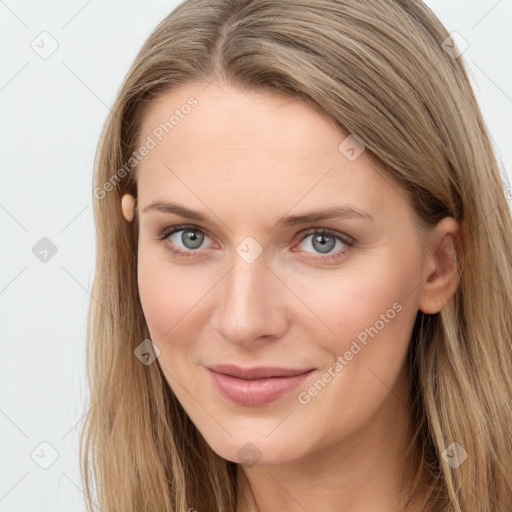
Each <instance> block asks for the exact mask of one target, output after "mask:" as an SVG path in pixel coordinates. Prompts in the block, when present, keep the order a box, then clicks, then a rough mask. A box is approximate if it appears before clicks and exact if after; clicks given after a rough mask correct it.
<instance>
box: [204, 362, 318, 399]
mask: <svg viewBox="0 0 512 512" xmlns="http://www.w3.org/2000/svg"><path fill="white" fill-rule="evenodd" d="M207 370H208V373H209V374H210V376H211V378H212V380H213V382H214V384H215V386H216V389H217V390H218V391H220V393H221V394H222V395H223V396H224V397H225V398H228V399H229V400H231V401H232V402H235V403H236V404H238V405H243V406H246V407H257V406H262V405H266V404H268V403H270V402H273V401H275V400H277V399H278V398H281V397H282V396H284V395H286V394H287V393H289V392H291V391H292V390H293V389H295V388H296V387H297V386H299V385H300V384H301V383H302V382H303V381H304V380H305V379H306V378H307V377H308V376H309V375H311V374H312V373H313V372H314V371H315V369H314V368H306V369H291V368H276V367H257V368H247V369H244V368H240V367H237V366H233V365H217V366H210V367H207Z"/></svg>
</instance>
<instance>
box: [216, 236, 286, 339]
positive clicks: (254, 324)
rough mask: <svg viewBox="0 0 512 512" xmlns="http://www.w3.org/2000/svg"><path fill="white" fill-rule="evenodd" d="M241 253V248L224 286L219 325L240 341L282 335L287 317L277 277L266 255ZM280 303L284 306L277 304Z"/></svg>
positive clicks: (234, 256)
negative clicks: (247, 255)
mask: <svg viewBox="0 0 512 512" xmlns="http://www.w3.org/2000/svg"><path fill="white" fill-rule="evenodd" d="M241 245H242V248H243V244H241ZM238 249H240V248H238ZM241 254H242V255H240V253H239V252H238V250H237V253H236V254H234V255H233V260H232V262H233V263H232V268H231V271H230V272H229V273H228V275H227V276H226V278H225V280H224V283H223V285H222V287H221V297H220V301H219V306H218V310H217V312H216V320H215V322H214V324H215V327H216V329H217V330H218V331H219V332H220V333H221V334H222V335H223V336H224V337H226V338H227V339H229V340H231V341H233V342H237V343H244V342H247V343H250V342H251V341H253V340H255V339H256V338H258V337H261V336H265V335H266V336H278V335H279V334H280V332H281V329H283V328H285V324H286V319H285V317H284V311H283V307H284V304H283V303H282V302H281V301H280V300H279V294H280V292H279V290H278V288H279V287H278V286H276V283H275V281H276V277H275V276H274V275H273V273H272V272H271V271H270V270H269V268H268V267H267V264H268V262H267V260H266V258H265V257H264V256H263V255H260V256H258V257H257V258H256V259H254V260H253V261H251V258H246V257H245V256H244V253H243V252H242V253H241ZM277 303H279V304H280V307H276V305H277Z"/></svg>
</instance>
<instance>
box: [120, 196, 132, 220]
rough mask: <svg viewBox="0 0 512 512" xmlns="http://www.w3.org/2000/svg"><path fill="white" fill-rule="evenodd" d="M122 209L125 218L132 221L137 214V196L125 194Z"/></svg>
mask: <svg viewBox="0 0 512 512" xmlns="http://www.w3.org/2000/svg"><path fill="white" fill-rule="evenodd" d="M121 209H122V211H123V216H124V218H125V219H126V220H127V221H128V222H131V221H132V220H133V217H134V214H135V198H134V197H133V196H132V195H131V194H124V196H123V197H122V198H121Z"/></svg>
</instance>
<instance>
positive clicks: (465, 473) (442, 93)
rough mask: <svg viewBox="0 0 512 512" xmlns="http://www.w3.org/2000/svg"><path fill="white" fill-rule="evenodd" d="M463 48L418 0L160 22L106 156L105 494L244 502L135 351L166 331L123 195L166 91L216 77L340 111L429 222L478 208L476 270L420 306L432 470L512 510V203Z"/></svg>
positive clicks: (427, 468)
mask: <svg viewBox="0 0 512 512" xmlns="http://www.w3.org/2000/svg"><path fill="white" fill-rule="evenodd" d="M453 48H454V45H453V44H452V41H451V39H450V38H449V34H448V32H447V31H446V29H445V28H444V27H443V26H442V24H441V23H440V21H439V20H438V19H437V18H436V16H435V15H434V14H433V13H432V12H431V11H430V9H429V8H428V7H427V6H426V5H425V4H423V3H422V2H421V1H417V0H344V1H341V0H310V1H308V0H302V1H300V2H284V1H282V2H279V1H276V0H186V1H185V2H183V3H182V4H180V5H179V6H178V7H177V8H176V9H175V10H174V11H173V12H172V13H171V14H170V15H169V16H167V17H166V18H165V19H164V20H163V21H162V22H161V23H160V24H159V25H158V26H157V27H156V29H155V30H154V31H153V33H152V34H151V35H150V37H149V38H148V39H147V41H146V42H145V44H144V45H143V47H142V49H141V50H140V52H139V54H138V55H137V57H136V59H135V61H134V62H133V65H132V66H131V68H130V70H129V71H128V74H127V76H126V78H125V79H124V82H123V84H122V87H121V88H120V90H119V93H118V96H117V99H116V101H115V104H114V105H113V107H112V112H111V114H110V115H109V117H108V119H107V121H106V124H105V127H104V131H103V133H102V136H101V141H100V144H99V147H98V151H97V155H96V162H95V172H94V191H93V196H94V208H95V222H96V229H97V260H96V273H95V279H94V285H93V290H92V297H93V299H92V300H91V303H90V312H89V324H88V353H87V358H88V359H87V364H88V372H89V373H88V376H89V386H90V411H89V413H88V415H87V417H86V420H85V424H84V427H83V430H82V433H81V435H82V438H81V445H80V460H81V470H82V478H83V482H84V488H85V493H86V496H87V506H88V510H90V511H92V510H94V509H93V505H95V504H97V505H99V506H100V507H101V509H102V510H103V511H104V512H107V511H108V512H113V511H122V512H135V511H136V512H141V511H143V510H151V511H162V512H163V511H167V512H168V511H176V512H178V511H179V512H187V511H189V510H190V509H197V510H198V511H199V512H203V511H212V512H213V511H229V512H233V511H234V510H235V504H236V493H237V491H236V469H237V465H236V464H235V463H233V462H229V461H226V460H224V459H222V458H220V457H219V456H218V455H217V454H215V453H214V452H213V451H212V450H211V448H210V447H209V446H208V445H207V444H206V442H205V441H204V439H203V438H202V436H201V435H200V433H199V432H198V430H197V429H196V428H195V426H194V425H193V424H192V422H191V421H190V419H189V418H188V416H187V414H186V413H185V412H184V410H183V408H182V407H181V405H180V404H179V402H178V401H177V399H176V397H175V396H174V394H173V392H172V390H171V389H170V388H169V385H168V383H167V382H166V380H165V377H164V375H163V373H162V370H161V368H160V367H159V366H158V364H150V365H144V364H141V362H140V360H139V359H138V358H137V357H135V355H134V350H135V349H136V348H137V347H138V346H139V345H140V344H141V343H142V342H143V340H145V339H148V338H149V337H150V336H149V332H148V329H147V325H146V322H145V319H144V316H143V313H142V308H141V304H140V302H139V296H138V289H137V279H136V264H137V238H138V225H137V222H136V221H135V222H134V223H131V224H130V223H127V222H126V221H125V219H124V218H123V216H122V213H121V208H120V201H121V196H122V195H123V194H124V193H131V194H132V195H134V196H136V195H137V188H136V168H137V166H136V164H137V158H138V149H139V147H140V143H141V141H140V140H139V131H140V125H141V120H142V119H143V117H144V113H145V112H146V109H147V107H148V104H149V103H151V102H152V101H154V100H155V98H157V97H158V96H160V95H162V94H164V93H165V92H166V91H169V90H170V89H172V88H174V87H176V86H177V85H180V84H184V83H187V82H189V83H190V82H195V81H204V83H205V84H206V83H207V82H208V81H212V80H216V79H217V80H223V81H225V82H226V83H229V84H232V85H234V86H236V87H239V88H241V89H245V90H255V89H260V88H261V89H269V90H276V91H279V92H281V93H285V94H288V95H289V96H291V97H294V98H299V99H302V100H303V101H305V102H307V103H308V104H309V105H311V106H313V107H315V108H318V109H320V110H321V111H323V112H325V113H327V114H328V116H329V117H330V119H332V121H333V122H335V123H336V125H337V126H339V127H340V128H342V129H343V130H345V131H346V132H348V133H350V134H354V135H355V136H356V137H357V138H359V139H360V140H361V141H363V142H364V144H365V146H366V149H367V151H369V152H370V154H371V156H372V157H373V158H374V159H375V161H376V162H378V163H379V164H380V166H382V168H383V169H385V170H386V172H388V173H389V175H390V177H392V178H393V179H395V180H397V181H398V182H399V183H400V184H401V185H402V186H403V187H405V189H406V190H407V191H408V192H409V193H410V198H411V204H412V205H413V208H414V212H415V214H416V216H417V218H418V223H419V225H421V226H423V227H427V228H428V227H433V226H435V225H436V224H437V222H439V220H441V219H442V218H443V217H446V216H452V217H454V218H455V219H456V220H457V221H459V222H460V223H461V226H462V239H463V247H462V253H461V254H460V257H461V260H463V262H464V265H463V271H461V280H460V286H459V288H458V290H457V292H456V294H455V295H454V296H453V298H452V299H451V300H450V301H449V302H448V304H447V305H446V306H445V307H444V308H443V309H442V310H441V311H440V312H439V313H438V314H435V315H425V314H423V313H422V312H421V311H419V312H418V316H417V318H416V323H415V327H414V330H413V333H412V340H411V345H410V364H411V382H412V386H411V387H412V393H413V396H412V399H413V422H414V427H415V429H416V436H415V443H416V445H417V447H418V449H419V451H420V454H421V459H420V461H419V470H418V486H419V485H421V484H420V482H421V481H423V480H422V479H420V476H421V475H422V474H424V473H425V472H426V473H427V474H428V475H429V478H430V480H431V487H430V489H429V497H428V505H425V510H436V511H438V510H445V511H447V512H461V511H464V512H468V511H471V512H497V511H505V510H510V507H511V503H512V412H511V404H512V315H511V312H512V248H511V244H512V242H511V241H512V219H511V212H510V208H509V205H508V204H507V201H506V197H505V193H504V190H503V186H504V183H503V181H504V180H503V177H502V175H501V174H500V168H499V165H498V163H497V161H496V157H495V154H494V151H493V147H492V145H491V142H490V138H489V135H488V132H487V128H486V126H485V124H484V121H483V119H482V115H481V113H480V110H479V107H478V104H477V101H476V99H475V96H474V93H473V91H472V88H471V85H470V82H469V80H468V75H467V72H466V69H465V65H464V61H463V58H462V57H461V56H457V54H456V53H455V54H454V53H453ZM455 48H456V46H455ZM450 49H451V50H450ZM196 108H200V105H199V106H198V107H196ZM453 442H456V443H458V445H460V446H461V447H463V449H464V450H465V451H466V452H467V454H468V458H467V459H466V460H465V461H464V462H463V463H462V464H461V465H460V466H459V467H457V468H452V467H451V465H450V464H448V462H447V460H446V458H444V457H443V452H444V451H445V450H446V449H447V448H448V447H449V446H450V445H451V443H453Z"/></svg>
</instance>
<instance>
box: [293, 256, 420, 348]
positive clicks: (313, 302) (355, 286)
mask: <svg viewBox="0 0 512 512" xmlns="http://www.w3.org/2000/svg"><path fill="white" fill-rule="evenodd" d="M410 261H414V260H412V259H411V260H410ZM327 274H329V275H327ZM415 275H416V269H415V267H414V264H412V263H409V266H408V267H406V266H404V265H403V264H400V262H398V261H397V260H396V258H394V257H393V256H392V255H390V256H386V255H384V257H383V255H379V257H378V258H377V257H374V258H368V259H366V260H365V261H364V262H362V263H361V264H357V265H353V266H351V267H349V266H347V267H345V268H342V269H341V270H334V271H332V272H330V273H327V272H326V274H325V275H324V276H321V277H320V278H316V277H315V279H313V278H312V277H311V276H304V275H303V276H300V277H299V278H298V279H297V276H296V277H295V283H296V285H297V287H296V291H297V295H298V296H299V297H300V298H303V301H304V303H305V304H306V305H307V306H308V307H307V308H304V307H303V308H302V309H303V311H304V312H305V313H304V315H302V325H303V328H304V329H306V330H309V331H310V333H311V339H316V340H318V341H319V343H320V344H321V345H322V346H323V347H324V348H325V349H327V350H328V351H329V352H330V353H331V354H334V353H336V354H340V353H343V352H345V351H346V350H348V349H349V347H350V344H351V341H352V340H353V339H355V338H359V340H360V341H361V342H362V343H363V344H364V341H365V340H366V339H371V334H374V335H376V334H377V333H376V331H378V336H379V337H384V336H383V333H385V331H391V330H392V329H393V330H394V329H397V328H399V327H400V325H401V324H402V323H403V321H404V317H405V316H406V315H404V314H403V312H404V311H406V310H408V309H411V314H415V312H414V311H412V310H413V309H414V304H413V303H414V298H415V297H414V294H412V293H410V292H411V290H413V289H414V286H412V285H411V283H413V282H414V279H415V277H414V276H415ZM313 313H314V314H313ZM408 316H410V314H409V315H408ZM391 327H392V329H391ZM368 330H369V331H370V332H371V334H370V333H369V332H368ZM320 334H321V335H320ZM322 340H323V341H322Z"/></svg>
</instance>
